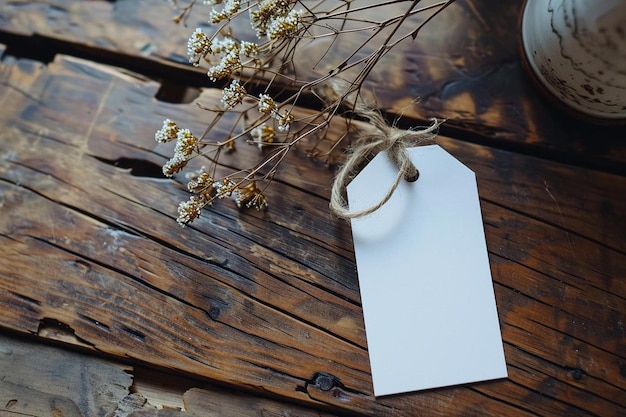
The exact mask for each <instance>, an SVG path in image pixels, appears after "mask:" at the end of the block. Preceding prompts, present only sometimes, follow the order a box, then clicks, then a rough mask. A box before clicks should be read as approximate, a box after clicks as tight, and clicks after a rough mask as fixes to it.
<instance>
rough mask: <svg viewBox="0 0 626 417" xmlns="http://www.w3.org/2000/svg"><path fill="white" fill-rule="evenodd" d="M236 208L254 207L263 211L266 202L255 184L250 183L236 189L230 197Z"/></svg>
mask: <svg viewBox="0 0 626 417" xmlns="http://www.w3.org/2000/svg"><path fill="white" fill-rule="evenodd" d="M231 198H232V199H233V200H234V201H235V204H237V207H239V208H242V207H247V208H252V207H254V208H255V209H257V210H263V209H265V208H266V207H267V201H266V200H265V197H264V196H263V193H262V192H261V190H260V189H259V188H258V187H257V185H256V183H255V182H251V183H249V184H247V185H245V186H243V187H239V188H237V189H236V190H235V191H234V192H233V194H232V197H231Z"/></svg>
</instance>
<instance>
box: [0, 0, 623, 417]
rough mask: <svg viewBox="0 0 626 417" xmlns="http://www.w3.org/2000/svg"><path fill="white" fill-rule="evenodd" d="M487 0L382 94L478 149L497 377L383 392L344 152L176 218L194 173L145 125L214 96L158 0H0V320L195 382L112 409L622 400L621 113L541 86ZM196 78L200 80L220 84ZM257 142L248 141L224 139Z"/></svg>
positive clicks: (199, 116)
mask: <svg viewBox="0 0 626 417" xmlns="http://www.w3.org/2000/svg"><path fill="white" fill-rule="evenodd" d="M500 3H502V4H497V5H496V4H493V3H490V4H493V7H490V8H488V7H487V2H481V1H473V2H472V1H460V2H458V4H457V5H455V9H452V10H453V12H452V13H451V14H450V16H448V17H446V19H458V20H450V21H451V22H452V21H454V22H457V23H456V25H459V28H458V29H457V28H456V27H455V30H454V32H456V31H461V34H458V33H457V34H456V35H453V34H449V36H451V37H454V36H457V37H458V38H459V39H460V38H462V39H463V42H468V44H465V43H462V44H459V43H458V42H452V41H450V38H449V37H445V38H444V39H440V40H439V41H437V42H435V41H434V40H433V39H434V38H437V36H436V35H437V29H433V33H432V34H430V35H429V34H428V32H424V36H425V39H426V40H430V42H427V41H422V43H420V48H433V50H428V49H426V50H424V51H420V52H416V53H415V56H414V57H413V58H411V60H407V61H406V62H412V64H411V65H415V66H418V68H419V70H416V71H402V73H403V74H404V78H401V79H400V80H396V81H397V82H398V84H397V85H394V86H392V87H393V88H391V89H388V90H386V91H388V92H386V93H385V94H382V95H381V94H379V99H380V102H381V103H382V104H383V105H384V107H386V108H387V109H389V110H390V111H397V110H398V109H399V108H400V107H401V106H405V104H403V103H406V100H411V99H413V98H414V96H415V95H419V96H421V97H422V100H421V102H420V104H419V105H417V106H415V107H413V108H412V109H413V110H411V112H414V113H410V114H407V115H406V116H405V117H406V119H407V120H408V122H410V121H411V118H415V119H422V118H425V117H428V116H431V115H432V116H438V117H447V118H448V119H449V121H448V122H447V123H446V126H447V127H446V129H447V130H446V129H444V133H445V134H446V135H445V136H440V137H439V138H438V139H437V143H438V144H440V145H441V146H443V147H444V148H445V149H446V150H448V151H449V152H451V153H452V154H453V155H455V156H456V157H457V158H459V159H460V160H461V161H462V162H463V163H465V164H466V165H467V166H469V167H470V168H471V169H472V170H474V171H475V172H476V175H477V179H478V186H479V191H480V197H481V208H482V213H483V218H484V224H485V232H486V238H487V246H488V249H489V257H490V262H491V269H492V274H493V279H494V287H495V292H496V301H497V304H498V314H499V319H500V323H501V328H502V335H503V339H504V347H505V355H506V360H507V366H508V371H509V378H507V379H504V380H498V381H491V382H485V383H479V384H469V385H467V386H460V387H450V388H443V389H438V390H431V391H427V392H416V393H409V394H404V395H398V396H393V397H386V398H375V397H374V396H373V393H372V385H371V375H370V370H369V362H368V356H367V350H366V341H365V330H364V326H363V319H362V309H361V306H360V297H359V290H358V280H357V276H356V272H355V264H354V254H353V247H352V239H351V234H350V229H349V224H348V223H346V222H344V221H339V220H336V219H334V218H333V217H332V216H331V215H330V214H329V211H328V196H329V190H330V184H331V181H332V178H333V176H334V171H333V170H332V169H330V168H328V167H326V166H324V165H323V164H322V163H319V162H315V161H312V160H310V159H308V158H307V157H306V156H305V153H306V152H305V151H304V147H302V148H298V149H296V150H295V151H294V152H292V153H291V155H290V157H289V159H288V161H287V162H286V164H285V165H284V166H283V167H282V170H281V173H280V176H279V178H278V180H277V181H276V182H275V183H274V184H272V186H271V187H270V188H269V190H268V199H269V201H270V207H269V209H268V210H267V211H265V212H256V211H239V210H237V209H236V207H234V205H231V204H227V203H220V204H216V205H215V206H214V207H213V208H211V209H210V210H206V211H205V212H204V214H203V216H202V217H201V218H200V219H199V221H197V222H196V223H194V224H193V225H192V226H191V227H188V228H185V229H181V228H180V227H179V226H178V225H177V224H176V222H175V216H176V212H175V211H176V210H175V209H176V205H177V203H178V201H180V200H183V199H185V198H186V197H187V193H186V191H185V189H184V186H183V179H182V178H177V179H174V180H169V179H165V178H163V177H162V175H161V174H160V165H161V164H163V163H164V162H165V161H166V160H167V158H168V149H166V148H163V147H158V146H157V144H156V143H155V142H154V139H153V135H154V131H155V130H156V129H157V128H158V127H159V126H160V123H161V121H162V120H163V119H164V118H165V117H170V118H172V119H175V120H177V121H179V122H180V124H181V125H185V126H189V127H190V128H191V129H192V130H195V131H202V130H203V128H204V126H205V125H206V118H207V114H206V112H204V111H202V110H200V109H198V108H197V106H196V105H195V104H194V103H172V102H168V101H171V100H170V99H169V98H171V96H168V94H166V90H167V89H168V88H171V89H172V90H171V91H174V92H176V91H178V92H179V94H178V95H179V96H180V97H182V96H184V95H185V94H186V93H188V92H189V91H190V90H189V89H187V87H193V88H199V87H201V86H202V83H203V82H204V81H202V79H201V77H200V76H201V74H199V72H198V71H196V70H193V69H191V68H189V67H186V66H183V65H181V64H180V63H179V62H174V61H180V59H178V58H177V56H180V55H181V54H184V52H185V50H186V48H185V46H184V44H185V42H186V37H187V35H188V33H189V31H190V30H191V28H192V27H193V25H192V24H191V23H190V27H189V28H181V27H178V26H174V25H171V24H170V23H169V22H168V21H167V19H166V18H165V17H166V16H167V15H169V14H171V11H170V9H169V8H168V6H167V2H159V1H148V0H146V1H142V2H134V1H132V2H131V1H117V2H105V1H78V2H69V1H61V0H57V1H40V2H22V1H11V2H1V3H0V22H2V24H1V25H0V39H1V40H2V41H3V42H5V43H6V45H7V46H6V51H5V52H4V55H3V59H2V62H1V63H0V103H2V108H3V111H2V112H1V113H0V125H1V126H2V129H1V131H0V157H1V159H0V205H1V207H2V213H3V214H2V216H0V239H1V241H2V242H1V244H0V259H1V261H0V277H1V279H0V326H1V327H2V328H3V329H4V330H3V332H4V333H5V334H4V335H3V338H5V339H6V340H13V338H15V337H17V338H18V340H19V338H20V337H26V336H29V335H36V336H37V337H36V338H35V339H31V338H30V337H29V338H28V341H29V342H30V343H31V344H32V343H34V342H37V341H39V342H45V341H52V340H55V341H60V342H61V343H62V344H61V347H63V348H64V350H73V349H75V348H79V349H80V350H81V352H82V353H80V355H83V356H84V355H86V356H85V357H86V358H90V356H89V355H91V354H94V355H97V356H99V357H102V356H104V358H105V359H106V360H107V361H113V362H111V363H116V362H117V363H119V364H120V365H116V366H118V367H119V369H122V370H123V369H126V372H129V373H131V374H133V372H134V373H135V374H137V372H138V369H144V368H146V367H149V368H151V369H152V371H151V372H152V373H148V375H149V376H150V378H149V379H150V380H151V381H152V383H153V384H155V385H159V383H164V381H166V380H168V379H169V378H173V377H171V376H170V375H177V378H179V380H183V381H188V382H187V383H186V385H185V384H182V385H185V389H184V390H183V391H182V392H183V393H184V398H185V402H184V404H185V409H186V411H185V412H178V411H175V410H148V409H147V408H146V409H145V410H143V411H141V410H140V411H133V410H132V409H131V408H132V407H131V408H129V410H130V411H128V412H127V413H126V414H120V415H128V414H130V413H131V412H135V414H138V415H139V413H146V414H142V415H160V416H164V415H169V414H172V415H174V414H175V415H179V414H180V415H203V414H202V412H201V411H199V410H202V409H203V408H212V409H216V408H218V407H222V408H221V409H220V413H221V414H216V415H233V416H234V415H246V414H242V413H243V411H242V410H244V409H248V410H265V412H270V411H271V412H273V413H275V414H276V415H285V416H286V415H341V414H350V415H392V416H414V415H428V416H468V415H477V416H479V415H480V416H502V415H506V416H518V415H519V416H531V415H542V416H545V415H562V416H588V415H591V416H620V415H624V414H625V413H626V404H625V400H624V398H625V397H626V392H625V391H626V358H625V352H626V335H625V331H624V321H625V320H626V317H625V316H626V313H625V312H626V281H625V278H626V239H625V237H626V198H624V196H626V176H625V174H626V162H625V161H626V157H625V155H626V154H625V153H624V152H625V150H626V145H625V143H626V139H625V135H624V132H625V131H626V130H625V129H624V128H623V127H611V128H607V127H603V128H599V127H596V126H592V125H588V124H585V123H582V122H577V121H574V120H570V119H568V118H567V117H565V116H563V115H561V114H560V113H558V112H557V111H555V110H553V109H551V108H550V105H549V104H548V103H547V102H546V101H544V100H543V99H542V98H541V96H540V95H539V94H538V93H537V92H536V91H535V90H534V89H533V87H532V85H531V84H530V82H529V81H528V80H527V78H526V77H525V75H524V74H523V73H522V70H521V66H520V63H519V58H518V57H517V52H516V50H515V31H514V29H513V28H514V27H515V25H516V21H517V14H518V12H519V3H520V2H500ZM505 3H506V5H505ZM140 4H141V5H143V6H142V7H140V6H139V5H140ZM494 7H495V8H494ZM458 22H462V23H458ZM465 25H466V26H467V27H466V26H465ZM450 26H453V25H448V27H450ZM462 28H464V29H463V30H464V31H465V32H463V31H462ZM461 35H463V36H461ZM443 41H445V42H443ZM442 42H443V43H442ZM469 43H471V46H472V47H470V45H469ZM146 45H148V46H146ZM450 45H453V47H452V46H450ZM434 51H436V52H434ZM72 55H73V56H72ZM48 59H51V61H50V62H48ZM168 59H169V60H170V61H167V60H168ZM172 59H173V60H174V61H172ZM95 61H99V62H95ZM102 62H106V63H109V64H115V65H117V67H114V66H110V65H105V64H103V63H102ZM407 65H408V64H407ZM426 74H428V75H426ZM185 80H189V82H188V83H186V81H185ZM373 82H375V83H376V82H382V81H380V79H377V78H376V77H374V80H373ZM163 85H164V86H166V87H167V88H163V87H162V86H163ZM205 87H206V88H203V89H202V91H201V94H200V96H199V97H198V98H197V99H196V101H197V102H200V103H205V104H206V103H214V102H216V101H217V100H219V97H220V95H219V90H215V89H211V88H209V87H210V86H209V85H208V83H207V84H206V85H205ZM405 87H406V88H405ZM181 92H182V93H181ZM174 95H175V94H174ZM165 96H168V97H165ZM157 97H159V98H161V100H159V99H157ZM164 98H167V99H168V101H163V99H164ZM216 134H219V132H216ZM336 134H338V133H336ZM260 156H261V155H260V154H259V150H258V149H257V148H256V147H252V146H245V145H244V146H242V145H240V146H238V148H237V152H235V153H234V154H232V155H229V156H228V157H227V158H226V159H224V161H223V162H224V164H225V165H226V166H230V167H240V168H241V167H246V166H249V165H250V164H251V163H252V162H253V161H256V160H259V158H260ZM6 332H10V333H6ZM9 334H10V335H11V336H10V338H9V336H7V335H9ZM20 335H21V336H20ZM5 339H3V340H5ZM6 343H8V342H6ZM15 343H22V342H15ZM12 349H14V350H15V351H22V352H24V351H28V352H30V350H29V349H31V348H24V347H19V346H18V347H15V348H12ZM33 349H34V348H33ZM42 349H43V347H42ZM3 352H6V349H4V350H2V351H1V352H0V353H3ZM68 354H69V353H68ZM72 354H74V353H73V352H72ZM24 355H26V353H24ZM46 356H48V355H42V357H46ZM83 356H81V357H83ZM50 357H52V356H50ZM2 360H3V361H9V360H10V359H9V356H7V355H6V354H5V356H4V357H2ZM67 360H68V361H69V360H73V359H67ZM85 360H87V359H85ZM93 360H96V359H93ZM98 360H101V359H98ZM121 364H124V365H121ZM94 366H95V365H94ZM98 366H100V365H98ZM107 366H113V365H107ZM6 369H9V368H3V372H4V373H5V374H7V375H9V374H13V375H18V376H19V375H20V374H23V375H22V376H23V377H22V378H21V379H20V378H17V377H16V378H13V379H6V380H5V379H2V381H3V382H4V384H5V385H6V386H7V387H8V386H9V385H8V384H11V386H10V389H11V391H10V392H11V393H13V395H14V396H15V395H18V394H19V395H24V396H37V395H38V394H37V393H36V392H34V391H37V392H40V391H41V392H44V391H45V390H44V389H42V388H38V386H33V385H30V388H29V389H30V390H31V391H28V392H27V391H25V390H26V388H24V387H27V386H29V385H28V382H27V380H28V378H31V379H36V378H37V370H36V369H35V370H33V371H29V372H26V371H24V372H22V371H20V370H19V367H13V368H10V369H9V370H6ZM110 372H112V373H111V375H112V376H111V378H119V372H120V371H115V372H114V371H110ZM121 372H123V371H121ZM42 373H43V372H42ZM77 374H79V373H78V372H74V373H72V372H68V373H67V374H66V375H65V376H64V377H65V378H68V379H72V378H74V379H81V378H83V379H82V385H80V384H78V383H77V382H74V383H72V384H78V385H72V384H69V383H68V386H72V387H74V386H76V387H78V386H87V387H88V386H89V384H88V383H87V382H85V381H89V380H88V379H85V378H87V377H85V376H81V375H77ZM104 374H106V373H104ZM329 380H330V381H334V385H333V386H332V387H331V388H330V389H327V387H326V382H328V381H329ZM111 381H113V380H109V381H107V383H113V382H111ZM207 384H208V385H207ZM211 384H212V387H210V386H209V385H211ZM215 385H219V386H220V388H215ZM20 387H21V388H20ZM122 388H123V389H122V391H124V392H125V393H127V394H129V395H130V394H131V391H132V389H131V386H130V385H129V384H128V383H127V382H125V383H123V384H122ZM76 389H78V388H76ZM92 389H95V388H93V387H92ZM8 390H9V388H7V392H8ZM20 390H21V391H20ZM33 390H34V391H33ZM206 390H209V391H206ZM200 391H202V392H201V393H200V394H198V392H200ZM205 391H206V392H210V393H211V394H210V395H209V394H206V392H205ZM44 394H45V395H47V396H52V397H55V396H57V397H59V398H61V399H62V404H63V406H64V407H66V408H64V409H65V410H70V411H68V415H73V414H69V413H70V412H76V409H74V408H72V404H71V402H74V405H75V406H76V407H77V408H78V410H79V412H80V413H82V414H83V415H90V413H91V412H90V411H89V410H93V408H91V409H89V408H85V407H86V406H84V405H83V404H81V402H80V401H79V400H78V399H77V398H79V397H80V396H73V395H70V394H68V393H67V392H66V393H62V392H46V393H44ZM44 394H41V395H44ZM118 394H119V395H117V397H119V399H118V400H116V401H119V404H121V403H122V402H123V398H126V397H124V396H122V395H121V394H120V393H119V392H118ZM205 394H206V395H205ZM181 395H182V394H181ZM117 397H116V398H117ZM46 398H47V397H46ZM2 399H3V397H2V396H0V400H2ZM235 399H237V400H235ZM131 400H132V401H131ZM131 400H128V399H127V400H126V404H128V403H129V401H130V403H132V404H135V402H133V401H134V400H133V399H132V398H131ZM6 404H8V402H7V403H6ZM209 404H212V405H209ZM229 404H238V405H232V406H231V405H229ZM2 405H3V404H0V407H1V406H2ZM144 405H145V404H139V405H137V407H136V408H141V407H143V406H144ZM246 405H249V406H246ZM42 407H43V406H42ZM92 407H93V405H92ZM129 407H130V406H129ZM5 408H6V407H5ZM0 410H2V408H0ZM16 410H17V409H16ZM37 410H40V409H37ZM26 411H28V412H32V413H34V411H32V410H31V411H29V410H26ZM16 412H17V411H16ZM37 412H40V415H46V414H44V413H43V411H37ZM259 412H261V411H259ZM120 413H121V412H120ZM280 413H282V414H280ZM250 415H254V414H250Z"/></svg>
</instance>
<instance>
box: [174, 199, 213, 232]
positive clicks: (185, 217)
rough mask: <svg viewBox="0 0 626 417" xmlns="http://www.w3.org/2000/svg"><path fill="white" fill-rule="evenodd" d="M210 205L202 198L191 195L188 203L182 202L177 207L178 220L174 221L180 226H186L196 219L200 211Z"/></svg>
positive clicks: (208, 201)
mask: <svg viewBox="0 0 626 417" xmlns="http://www.w3.org/2000/svg"><path fill="white" fill-rule="evenodd" d="M208 204H211V202H210V200H207V199H206V198H204V197H202V196H197V195H192V196H191V197H190V198H189V200H188V201H183V202H181V203H180V204H179V205H178V218H177V219H176V221H177V222H178V224H180V225H181V226H186V225H188V224H189V223H191V222H192V221H194V220H195V219H197V218H198V217H200V212H201V211H202V209H203V208H204V207H205V206H206V205H208Z"/></svg>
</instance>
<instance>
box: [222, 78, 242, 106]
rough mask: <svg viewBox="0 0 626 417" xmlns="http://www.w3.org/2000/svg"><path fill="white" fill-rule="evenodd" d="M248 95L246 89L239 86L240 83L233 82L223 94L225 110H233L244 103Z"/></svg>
mask: <svg viewBox="0 0 626 417" xmlns="http://www.w3.org/2000/svg"><path fill="white" fill-rule="evenodd" d="M246 94H247V92H246V89H245V88H243V86H241V84H239V81H237V80H233V81H232V82H231V83H230V85H229V86H228V87H225V88H224V91H223V92H222V100H221V102H222V106H224V108H225V109H232V108H233V107H235V106H236V105H237V104H240V103H241V102H242V101H243V99H244V98H245V97H246Z"/></svg>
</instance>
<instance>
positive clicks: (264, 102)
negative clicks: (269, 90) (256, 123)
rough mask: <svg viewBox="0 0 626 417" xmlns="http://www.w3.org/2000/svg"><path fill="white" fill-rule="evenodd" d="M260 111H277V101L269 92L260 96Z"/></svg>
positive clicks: (265, 112) (269, 112)
mask: <svg viewBox="0 0 626 417" xmlns="http://www.w3.org/2000/svg"><path fill="white" fill-rule="evenodd" d="M259 111H260V112H261V113H263V114H272V113H274V112H275V111H276V102H275V101H274V99H273V98H272V97H270V96H269V95H267V94H261V95H260V96H259Z"/></svg>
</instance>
